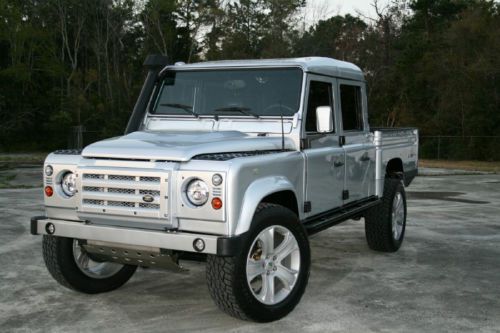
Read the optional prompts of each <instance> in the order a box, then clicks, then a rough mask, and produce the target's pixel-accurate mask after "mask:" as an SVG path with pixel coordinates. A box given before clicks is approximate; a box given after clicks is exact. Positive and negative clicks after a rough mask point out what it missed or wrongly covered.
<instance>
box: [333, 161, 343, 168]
mask: <svg viewBox="0 0 500 333" xmlns="http://www.w3.org/2000/svg"><path fill="white" fill-rule="evenodd" d="M343 165H344V162H342V161H335V162H333V166H334V167H336V168H338V167H341V166H343Z"/></svg>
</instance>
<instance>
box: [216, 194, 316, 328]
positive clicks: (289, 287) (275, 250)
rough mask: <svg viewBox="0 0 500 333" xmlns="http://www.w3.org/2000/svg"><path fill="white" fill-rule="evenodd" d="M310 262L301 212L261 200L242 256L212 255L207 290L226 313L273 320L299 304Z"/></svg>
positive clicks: (261, 319)
mask: <svg viewBox="0 0 500 333" xmlns="http://www.w3.org/2000/svg"><path fill="white" fill-rule="evenodd" d="M309 266H310V252H309V242H308V239H307V234H306V232H305V230H304V228H303V227H302V225H301V224H300V222H299V220H298V218H297V216H296V215H295V214H294V213H293V212H292V211H290V210H289V209H287V208H285V207H282V206H278V205H274V204H261V205H260V206H259V208H258V209H257V211H256V213H255V216H254V219H253V223H252V229H251V230H250V231H249V232H248V237H246V238H245V240H244V241H243V244H242V250H241V252H240V254H239V255H237V256H234V257H218V256H208V258H207V282H208V288H209V291H210V294H211V295H212V298H213V299H214V301H215V303H216V304H217V305H218V306H219V308H221V309H222V310H223V311H225V312H226V313H228V314H230V315H232V316H234V317H237V318H240V319H247V320H253V321H258V322H269V321H273V320H277V319H280V318H282V317H284V316H285V315H287V314H288V313H289V312H290V311H292V310H293V309H294V308H295V306H296V305H297V304H298V302H299V301H300V298H301V297H302V294H303V293H304V290H305V287H306V285H307V280H308V277H309Z"/></svg>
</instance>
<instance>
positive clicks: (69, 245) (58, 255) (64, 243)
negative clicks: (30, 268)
mask: <svg viewBox="0 0 500 333" xmlns="http://www.w3.org/2000/svg"><path fill="white" fill-rule="evenodd" d="M42 245H43V260H44V261H45V266H47V269H48V270H49V273H50V275H52V277H53V278H54V279H55V280H56V281H57V282H59V283H60V284H61V285H63V286H65V287H67V288H69V289H73V290H76V291H80V292H83V293H86V294H97V293H103V292H108V291H112V290H115V289H117V288H119V287H121V286H122V285H123V284H124V283H125V282H127V281H128V280H129V279H130V278H131V277H132V275H133V274H134V272H135V270H136V269H137V266H131V265H124V266H123V268H122V269H121V270H119V271H118V272H117V273H116V274H114V275H112V276H110V277H107V278H102V279H97V278H92V277H89V276H87V275H85V274H84V273H83V272H82V271H81V270H80V268H78V266H77V264H76V262H75V259H74V256H73V238H65V237H55V236H48V235H44V236H43V241H42Z"/></svg>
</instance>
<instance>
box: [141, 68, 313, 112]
mask: <svg viewBox="0 0 500 333" xmlns="http://www.w3.org/2000/svg"><path fill="white" fill-rule="evenodd" d="M303 80H304V72H303V70H302V68H300V67H269V68H265V67H264V68H263V67H259V68H214V69H189V70H176V69H167V70H166V71H164V72H163V73H162V74H161V77H160V78H159V83H158V85H157V88H156V89H155V93H154V96H153V98H152V103H151V104H150V108H149V113H150V115H152V116H171V117H172V116H174V117H183V118H184V117H193V116H194V115H196V116H200V117H203V116H207V117H216V118H217V117H226V116H229V117H244V118H252V117H253V118H259V117H267V116H269V117H279V116H284V117H291V116H293V115H294V114H295V113H297V112H298V111H299V109H300V105H301V99H302V89H303ZM174 86H175V87H174ZM174 104H177V105H183V106H184V107H191V108H192V109H191V111H193V113H194V115H193V114H189V113H190V112H186V110H182V109H181V108H178V107H177V108H175V107H169V106H168V105H174ZM165 105H167V106H165ZM238 108H240V109H243V110H244V111H245V110H246V111H247V112H241V110H240V111H239V112H238V110H236V109H238ZM224 109H226V110H224ZM231 109H232V110H231ZM250 113H251V114H252V115H256V116H257V117H255V116H252V115H250Z"/></svg>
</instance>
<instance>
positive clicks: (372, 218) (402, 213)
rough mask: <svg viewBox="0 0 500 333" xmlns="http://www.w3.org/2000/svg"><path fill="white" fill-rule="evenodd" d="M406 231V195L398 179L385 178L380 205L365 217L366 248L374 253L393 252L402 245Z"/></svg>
mask: <svg viewBox="0 0 500 333" xmlns="http://www.w3.org/2000/svg"><path fill="white" fill-rule="evenodd" d="M405 229H406V195H405V189H404V186H403V183H402V182H401V180H400V179H399V178H396V177H394V178H392V177H386V179H385V183H384V196H383V198H382V203H381V204H380V205H378V206H376V207H373V208H371V209H370V210H369V211H368V212H367V213H366V215H365V235H366V240H367V242H368V246H369V247H370V248H371V249H372V250H375V251H382V252H395V251H397V250H398V249H399V248H400V247H401V244H402V243H403V239H404V236H405Z"/></svg>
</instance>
